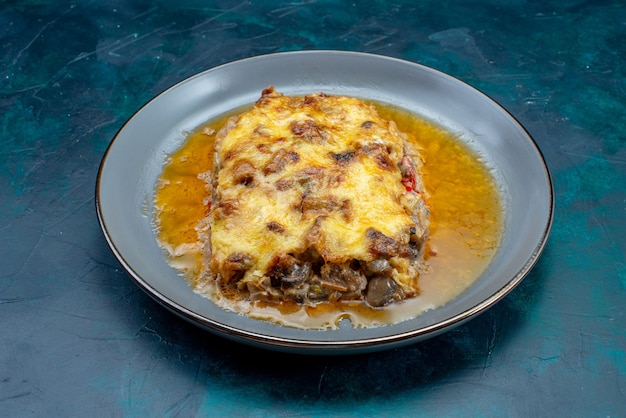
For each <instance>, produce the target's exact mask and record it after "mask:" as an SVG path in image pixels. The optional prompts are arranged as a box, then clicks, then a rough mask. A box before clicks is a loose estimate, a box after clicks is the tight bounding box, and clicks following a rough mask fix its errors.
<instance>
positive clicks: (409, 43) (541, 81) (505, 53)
mask: <svg viewBox="0 0 626 418" xmlns="http://www.w3.org/2000/svg"><path fill="white" fill-rule="evenodd" d="M414 3H415V4H414ZM501 3H502V2H499V1H495V0H494V1H487V0H477V1H468V2H454V1H448V0H441V1H425V2H412V1H398V2H385V1H374V0H370V1H359V2H339V1H314V0H313V1H301V2H260V1H250V2H248V1H228V0H226V1H214V2H201V1H191V0H179V1H176V2H169V1H165V0H162V1H153V2H148V1H139V0H136V1H107V2H85V3H83V2H77V3H70V2H65V1H58V2H44V1H34V0H33V1H22V2H6V1H5V2H2V3H1V4H0V135H1V136H0V154H1V155H2V160H1V161H2V162H1V163H0V256H1V257H2V263H1V266H2V267H1V270H0V411H2V412H0V415H3V416H87V415H94V414H96V415H99V416H134V415H140V416H144V415H149V414H153V415H157V416H202V415H207V414H220V415H227V414H228V415H253V416H292V415H302V416H326V415H328V414H331V413H333V414H335V415H339V416H381V415H383V416H384V415H387V416H396V415H398V414H404V415H408V414H412V415H413V414H415V415H457V416H480V415H509V416H529V415H539V416H555V415H559V416H624V415H626V407H625V406H624V405H626V318H625V311H626V261H625V256H624V255H625V254H626V244H625V241H626V240H625V239H624V237H625V236H626V146H625V145H626V81H625V80H626V5H625V4H624V3H623V2H617V1H616V2H611V1H599V2H592V1H548V2H543V1H542V2H540V1H536V2H526V1H509V2H505V4H501ZM299 49H344V50H354V51H363V52H373V53H378V54H383V55H389V56H393V57H399V58H404V59H407V60H411V61H414V62H418V63H421V64H425V65H428V66H431V67H433V68H436V69H438V70H442V71H444V72H447V73H449V74H451V75H453V76H456V77H458V78H459V79H461V80H463V81H465V82H467V83H469V84H471V85H473V86H475V87H477V88H479V89H480V90H482V91H483V92H485V93H486V94H488V95H490V96H491V97H493V98H494V99H496V100H497V101H499V102H500V103H501V104H502V105H503V106H504V107H505V108H507V109H508V110H509V111H510V112H511V113H512V114H513V115H514V116H515V117H516V118H518V119H519V120H520V122H521V123H522V124H523V125H524V126H525V127H526V128H527V129H528V131H529V132H530V133H531V134H532V135H533V137H534V138H535V140H536V141H537V143H538V145H539V146H540V148H541V149H542V151H543V152H544V154H545V157H546V160H547V164H548V166H549V168H550V170H551V172H552V175H553V179H554V186H555V192H556V216H555V223H554V227H553V231H552V235H551V237H550V240H549V242H548V245H547V247H546V249H545V252H544V254H543V256H542V257H541V258H540V260H539V262H538V264H537V266H536V267H535V268H534V269H533V270H532V272H531V273H530V275H529V276H528V277H527V278H526V280H525V281H524V282H523V283H522V284H521V285H520V286H519V287H518V288H517V289H515V290H514V291H513V292H512V293H511V294H510V295H509V296H507V297H506V298H505V299H504V300H503V301H502V302H500V303H498V304H497V305H496V306H495V307H494V308H492V309H490V310H489V311H488V312H486V313H485V314H483V315H481V316H480V317H478V318H476V319H474V320H472V321H470V322H469V323H467V324H465V325H463V326H461V327H459V328H457V329H455V330H453V331H451V332H448V333H446V334H444V335H441V336H439V337H436V338H434V339H431V340H428V341H426V342H424V343H419V344H416V345H412V346H409V347H406V348H402V349H397V350H392V351H386V352H381V353H375V354H368V355H357V356H347V357H346V356H344V357H301V356H296V355H287V354H281V353H273V352H266V351H261V350H257V349H252V348H250V347H247V346H242V345H238V344H235V343H232V342H228V341H226V340H224V339H222V338H219V337H216V336H213V335H211V334H208V333H206V332H204V331H202V330H200V329H197V328H195V327H194V326H192V325H189V324H187V323H186V322H184V321H182V320H180V319H178V318H177V317H175V316H173V315H172V314H170V313H169V312H168V311H166V310H165V309H163V308H162V307H160V306H159V305H158V304H157V303H155V302H153V301H152V300H151V299H150V298H149V297H148V296H146V295H145V294H144V293H143V292H142V291H141V290H139V288H138V287H137V286H136V285H135V284H134V283H133V282H132V280H131V279H130V278H129V277H128V276H127V275H126V274H125V272H124V271H123V270H122V269H121V267H120V265H119V264H118V263H117V261H116V260H115V258H114V257H113V255H112V254H111V252H110V251H109V249H108V247H107V245H106V243H105V241H104V238H103V237H102V234H101V232H100V229H99V227H98V222H97V219H96V215H95V208H94V187H95V181H96V173H97V169H98V165H99V162H100V160H101V158H102V156H103V153H104V151H105V149H106V147H107V145H108V144H109V142H110V141H111V139H112V138H113V136H114V135H115V132H116V131H117V130H118V129H119V128H120V127H121V126H122V124H123V123H124V121H125V120H126V119H127V118H128V117H130V116H131V115H132V114H133V112H135V111H136V110H137V109H139V108H140V107H141V106H142V105H143V104H144V103H145V102H146V101H148V100H149V99H151V98H152V97H153V96H155V95H156V94H158V93H159V92H161V91H162V90H164V89H166V88H168V87H170V86H171V85H173V84H175V83H177V82H178V81H180V80H182V79H184V78H186V77H188V76H190V75H193V74H195V73H197V72H199V71H202V70H205V69H207V68H210V67H213V66H216V65H218V64H222V63H225V62H229V61H233V60H236V59H240V58H245V57H249V56H254V55H258V54H266V53H271V52H278V51H287V50H299Z"/></svg>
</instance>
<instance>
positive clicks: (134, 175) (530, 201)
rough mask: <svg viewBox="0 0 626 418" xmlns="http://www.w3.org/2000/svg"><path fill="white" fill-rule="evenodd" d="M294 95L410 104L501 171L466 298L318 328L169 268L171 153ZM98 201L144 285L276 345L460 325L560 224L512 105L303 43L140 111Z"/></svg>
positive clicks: (412, 70)
mask: <svg viewBox="0 0 626 418" xmlns="http://www.w3.org/2000/svg"><path fill="white" fill-rule="evenodd" d="M270 85H273V86H275V87H276V90H277V91H280V92H282V93H285V94H289V95H303V94H307V93H317V92H322V91H323V92H325V93H329V94H342V95H349V96H355V97H360V98H364V99H371V100H375V101H379V102H383V103H388V104H391V105H394V106H398V107H401V108H404V109H408V110H410V111H412V112H414V113H416V114H418V115H421V116H423V117H425V118H427V119H430V120H431V121H433V122H435V123H437V124H439V125H441V126H443V127H445V128H447V129H449V130H451V131H453V132H455V133H457V134H458V135H459V138H460V139H461V140H462V141H465V142H467V143H468V144H470V146H471V147H473V148H475V149H476V150H477V151H478V152H480V153H481V154H482V155H483V157H484V158H485V159H486V160H487V161H488V163H489V164H490V165H491V166H493V167H494V168H495V170H496V171H497V174H498V178H499V181H500V183H501V187H502V190H503V193H504V195H505V196H506V213H505V229H504V236H503V238H502V243H501V248H500V249H499V250H498V252H497V253H496V255H495V257H494V259H493V261H492V262H491V264H490V265H489V267H488V268H487V269H486V271H485V272H484V273H483V274H482V275H481V276H480V277H479V278H478V280H477V281H476V282H475V283H474V284H473V285H472V286H471V287H469V288H468V289H467V290H466V291H465V292H463V293H462V294H461V295H460V296H458V297H457V298H456V299H454V300H452V301H451V302H449V303H447V304H446V305H444V306H442V307H439V308H436V309H433V310H430V311H427V312H425V313H423V314H422V315H420V316H418V317H417V318H415V319H412V320H409V321H405V322H402V323H399V324H396V325H391V326H383V327H378V328H368V329H353V328H352V327H351V326H350V327H340V328H339V329H338V330H329V331H311V330H300V329H294V328H288V327H284V326H280V325H275V324H273V323H270V322H266V321H260V320H255V319H251V318H247V317H244V316H241V315H238V314H236V313H232V312H227V311H225V310H222V309H221V308H219V307H217V306H216V305H214V304H213V303H212V302H211V301H209V300H208V299H205V298H203V297H201V296H199V295H197V294H195V293H194V292H193V291H192V290H191V288H190V287H189V286H188V285H187V283H186V282H185V280H184V279H182V278H181V277H180V276H179V274H178V273H177V271H175V270H174V269H173V268H172V267H171V266H170V265H168V263H167V261H166V259H165V256H164V253H163V251H162V250H161V248H160V247H159V246H158V245H157V241H156V237H155V233H154V230H153V227H152V223H151V222H152V216H153V214H152V210H153V208H152V198H153V195H154V188H155V183H156V180H157V178H158V177H159V175H160V173H161V169H162V167H163V164H164V162H165V160H166V158H167V155H168V154H169V153H171V152H173V151H174V150H176V149H177V148H178V147H179V146H180V145H181V144H182V143H183V141H184V140H185V133H186V132H189V131H191V130H193V129H194V128H195V127H197V126H198V125H200V124H202V123H203V122H205V121H207V120H210V119H212V118H214V117H217V116H219V115H222V114H224V113H225V112H228V111H231V110H233V109H236V108H238V107H240V106H243V105H246V104H250V103H253V102H254V101H255V100H256V99H257V98H258V97H259V95H260V92H261V91H262V90H263V89H265V88H266V87H268V86H270ZM96 207H97V211H98V216H99V221H100V225H101V227H102V231H103V232H104V236H105V237H106V240H107V242H108V244H109V246H110V247H111V249H112V251H113V253H114V254H115V256H116V257H117V259H118V260H119V261H120V263H121V264H122V265H123V266H124V268H125V269H126V270H127V271H128V273H129V274H130V276H131V277H132V278H133V279H134V280H135V281H136V282H137V284H138V285H139V286H140V287H141V288H142V289H144V290H145V291H146V292H147V293H148V294H149V295H151V296H152V297H153V298H155V299H156V300H157V301H159V302H160V303H161V304H162V305H164V306H165V307H167V308H169V309H170V310H172V311H173V312H175V313H176V314H178V315H180V316H181V317H183V318H185V319H187V320H189V321H191V322H193V323H194V324H197V325H199V326H201V327H204V328H206V329H208V330H209V331H213V332H216V333H218V334H220V335H223V336H225V337H228V338H231V339H234V340H237V341H241V342H245V343H249V344H253V345H256V346H262V347H265V348H271V349H277V350H286V351H297V352H306V353H317V354H320V353H346V352H362V351H374V350H380V349H387V348H392V347H398V346H401V345H405V344H409V343H414V342H417V341H420V340H424V339H426V338H430V337H433V336H435V335H437V334H439V333H441V332H443V331H446V330H449V329H450V328H452V327H454V326H457V325H459V324H461V323H463V322H465V321H467V320H469V319H470V318H472V317H474V316H475V315H477V314H479V313H481V312H483V311H485V310H486V309H487V308H489V307H490V306H492V305H493V304H495V303H496V302H497V301H499V300H500V299H502V298H503V297H504V296H505V295H506V294H507V293H508V292H510V291H511V290H512V289H513V288H514V287H515V286H516V285H517V284H519V283H520V281H521V280H522V279H523V278H524V277H525V276H526V274H527V273H528V272H529V270H530V269H531V268H532V266H533V265H534V263H535V262H536V261H537V258H538V257H539V254H540V253H541V251H542V249H543V247H544V245H545V243H546V240H547V237H548V233H549V230H550V227H551V223H552V216H553V207H554V201H553V190H552V183H551V180H550V175H549V172H548V170H547V167H546V165H545V161H544V159H543V157H542V155H541V152H540V150H539V149H538V147H537V145H536V144H535V142H534V141H533V140H532V138H531V137H530V136H529V135H528V133H527V132H526V131H525V130H524V129H523V127H522V126H520V124H519V123H518V122H517V121H516V120H515V119H514V118H513V117H512V116H511V115H510V114H509V113H507V112H506V111H505V110H504V109H503V108H502V107H500V106H499V105H498V104H497V103H495V102H494V101H492V100H491V99H489V98H488V97H487V96H485V95H484V94H482V93H480V92H479V91H477V90H475V89H474V88H472V87H470V86H468V85H467V84H464V83H462V82H461V81H459V80H457V79H455V78H453V77H450V76H448V75H446V74H443V73H441V72H438V71H436V70H433V69H430V68H427V67H424V66H422V65H418V64H415V63H411V62H407V61H402V60H398V59H394V58H389V57H383V56H379V55H371V54H363V53H354V52H340V51H302V52H289V53H280V54H272V55H265V56H259V57H254V58H249V59H244V60H241V61H237V62H233V63H230V64H225V65H222V66H219V67H216V68H213V69H210V70H208V71H205V72H203V73H200V74H198V75H196V76H193V77H191V78H189V79H186V80H184V81H182V82H181V83H179V84H177V85H175V86H174V87H172V88H170V89H169V90H167V91H165V92H163V93H162V94H160V95H158V96H157V97H156V98H154V99H153V100H152V101H150V102H149V103H148V104H146V105H145V106H144V107H143V108H142V109H140V110H139V111H138V112H137V113H136V114H135V115H134V116H133V117H132V118H131V119H130V120H129V121H128V122H127V123H126V124H125V125H124V126H123V127H122V129H121V130H120V131H119V133H118V134H117V135H116V137H115V138H114V139H113V141H112V142H111V144H110V146H109V148H108V150H107V152H106V154H105V156H104V158H103V160H102V164H101V166H100V171H99V174H98V180H97V189H96Z"/></svg>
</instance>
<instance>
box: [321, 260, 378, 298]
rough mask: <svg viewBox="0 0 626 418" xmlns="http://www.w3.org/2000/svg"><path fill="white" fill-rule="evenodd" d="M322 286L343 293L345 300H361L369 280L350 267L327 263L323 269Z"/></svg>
mask: <svg viewBox="0 0 626 418" xmlns="http://www.w3.org/2000/svg"><path fill="white" fill-rule="evenodd" d="M321 285H322V286H323V287H325V288H327V289H331V290H337V291H339V292H341V293H342V294H343V295H342V297H343V298H344V299H350V298H360V296H361V292H362V291H363V290H365V287H366V286H367V279H366V278H365V276H363V275H362V274H361V272H360V271H358V270H354V269H353V268H352V267H350V266H349V265H343V264H334V263H326V264H325V265H324V266H323V267H322V269H321Z"/></svg>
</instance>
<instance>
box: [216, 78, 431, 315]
mask: <svg viewBox="0 0 626 418" xmlns="http://www.w3.org/2000/svg"><path fill="white" fill-rule="evenodd" d="M420 165H421V159H420V157H419V155H418V153H417V151H416V150H415V149H412V147H411V145H410V144H409V143H407V141H406V137H405V136H404V135H403V134H402V133H400V132H399V131H398V129H397V127H396V125H395V123H394V122H392V121H388V120H385V119H382V118H381V117H380V116H379V115H378V114H377V112H376V110H375V108H374V107H373V106H371V105H369V104H366V103H364V102H362V101H359V100H357V99H354V98H349V97H343V96H328V95H325V94H315V95H310V96H305V97H289V96H284V95H282V94H279V93H276V92H275V91H274V89H273V88H269V89H267V90H265V91H264V92H263V94H262V96H261V98H260V99H259V100H258V101H257V103H256V104H255V106H254V107H253V108H252V109H251V110H249V111H247V112H244V113H242V114H240V115H238V116H234V117H232V118H231V119H230V120H229V121H228V122H227V124H226V126H224V128H222V130H221V131H220V132H219V133H218V134H217V136H216V151H215V161H214V163H213V173H212V174H211V175H210V176H209V179H208V182H209V186H210V188H211V190H212V200H211V203H210V205H211V210H210V213H209V216H208V219H207V227H208V229H209V230H210V233H209V237H210V245H209V246H207V248H206V251H207V259H208V260H209V261H208V268H209V275H210V276H211V278H212V280H214V281H215V283H216V284H217V286H218V288H219V289H220V291H221V292H222V294H223V295H224V296H226V297H229V298H247V299H249V300H266V301H278V302H280V301H283V300H292V301H296V302H298V303H302V304H313V303H317V302H319V301H341V300H365V301H366V302H367V303H368V304H369V305H371V306H374V307H378V306H383V305H386V304H388V303H391V302H394V301H399V300H402V299H404V298H407V297H411V296H415V295H416V294H417V293H418V277H419V271H420V269H421V268H422V261H423V259H422V251H423V247H424V245H425V240H426V238H427V236H428V209H427V206H426V204H425V202H424V199H423V196H424V191H423V185H422V182H421V179H420V176H419V167H420Z"/></svg>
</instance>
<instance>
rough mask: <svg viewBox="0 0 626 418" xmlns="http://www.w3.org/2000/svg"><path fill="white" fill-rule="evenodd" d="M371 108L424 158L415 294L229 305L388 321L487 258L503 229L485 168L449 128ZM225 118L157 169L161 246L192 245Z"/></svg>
mask: <svg viewBox="0 0 626 418" xmlns="http://www.w3.org/2000/svg"><path fill="white" fill-rule="evenodd" d="M376 107H377V109H378V111H379V113H380V115H381V116H382V117H384V118H386V119H391V120H394V121H395V122H396V124H397V125H398V128H399V129H400V131H402V132H404V133H406V134H407V135H408V137H409V140H410V141H412V142H414V143H415V144H416V145H417V146H418V148H419V150H420V153H421V156H422V158H423V160H424V167H423V169H422V176H423V180H424V185H425V189H426V192H427V202H428V205H429V207H430V209H431V237H430V239H429V243H428V249H427V252H428V253H427V257H426V263H427V265H428V269H427V271H426V272H424V273H422V275H421V276H420V279H419V283H420V295H419V296H417V297H416V298H413V299H410V300H407V301H404V302H402V303H398V304H394V305H392V306H387V307H385V308H383V309H372V308H368V307H367V306H366V305H364V304H362V303H357V304H355V303H348V304H330V303H327V304H320V305H318V306H315V307H307V308H304V309H302V308H301V307H299V306H297V305H295V304H293V303H289V302H286V303H283V304H278V305H276V304H267V303H264V304H261V303H257V306H256V310H255V309H253V310H252V312H250V310H249V309H250V307H249V306H246V307H245V309H244V308H242V307H241V305H237V303H234V304H233V306H231V308H232V309H234V310H241V309H244V310H245V311H246V312H248V314H250V315H251V316H254V317H257V318H261V319H269V320H273V321H275V322H280V323H283V324H285V325H291V326H297V327H304V328H334V327H336V325H337V322H338V321H339V319H340V318H343V317H348V318H350V320H351V321H352V322H353V324H354V325H355V326H377V325H385V324H392V323H396V322H400V321H403V320H406V319H410V318H413V317H415V316H417V315H419V314H420V313H421V312H424V311H425V310H428V309H432V308H435V307H438V306H441V305H443V304H445V303H447V302H448V301H450V300H452V299H453V298H455V297H456V296H458V295H459V294H461V293H462V292H463V291H464V290H465V289H467V287H469V286H470V285H471V284H472V283H473V282H474V281H475V280H476V279H477V278H478V277H479V276H480V275H481V273H482V272H483V271H484V270H485V268H486V267H487V266H488V265H489V262H490V261H491V259H492V258H493V255H494V254H495V252H496V250H497V248H498V245H499V242H500V238H501V235H502V228H503V211H502V201H501V198H500V193H499V190H498V185H497V183H496V181H495V179H494V178H493V176H492V175H491V172H490V171H489V168H488V167H486V166H485V164H484V162H483V161H482V159H481V157H480V156H479V155H478V154H476V153H475V152H474V151H472V150H471V149H470V148H469V147H468V146H467V145H466V144H464V143H463V142H462V141H461V140H460V139H459V138H457V137H455V135H454V134H453V133H451V132H449V131H447V130H445V129H443V128H441V127H439V126H438V125H436V124H434V123H432V122H429V121H427V120H425V119H423V118H420V117H418V116H416V115H414V114H412V113H410V112H408V111H405V110H402V109H398V108H395V107H392V106H388V105H379V104H376ZM238 110H239V111H241V109H238ZM226 118H227V117H226V116H225V117H222V118H219V119H217V120H214V121H210V122H208V123H207V124H205V125H203V126H201V127H199V128H198V129H196V130H194V131H193V132H191V133H190V134H189V136H188V138H187V139H186V141H185V143H184V144H183V145H182V146H181V147H180V149H178V150H177V151H175V152H174V153H172V154H171V155H170V158H169V159H168V162H167V163H166V165H165V167H164V168H163V173H162V175H161V178H160V180H159V184H158V187H157V190H156V193H155V207H156V208H157V210H156V215H155V223H156V225H157V230H158V239H159V241H160V242H161V244H162V245H163V246H164V247H166V248H176V247H179V246H183V247H184V246H185V245H191V246H193V245H197V244H198V241H199V237H198V233H197V231H196V226H197V225H198V222H200V221H201V220H202V219H203V218H205V217H206V215H207V213H208V206H207V205H208V201H209V198H210V196H209V192H208V189H207V187H206V183H205V181H204V180H202V179H201V178H199V177H198V175H199V174H200V173H204V172H209V171H210V170H211V163H212V154H213V143H214V137H215V133H216V131H217V130H219V128H220V127H221V126H223V124H224V123H225V121H226ZM190 255H191V257H190ZM170 257H171V259H172V260H174V259H175V258H176V257H177V256H173V255H172V252H171V251H170ZM183 257H185V262H183V263H173V264H174V265H176V266H177V267H178V268H180V269H181V270H183V273H184V276H185V277H186V278H187V279H188V280H189V281H190V285H191V286H192V287H194V288H195V287H196V285H198V284H199V282H198V277H199V275H200V272H201V269H202V251H201V249H200V248H199V247H196V248H195V249H194V250H192V251H189V252H188V253H186V254H185V255H184V256H183ZM235 305H237V306H239V307H237V306H235ZM290 315H292V316H293V319H289V316H290Z"/></svg>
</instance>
